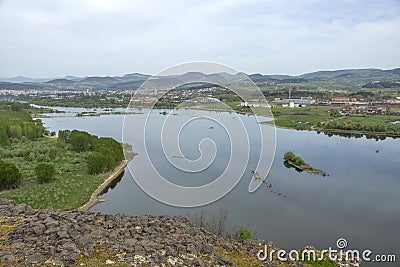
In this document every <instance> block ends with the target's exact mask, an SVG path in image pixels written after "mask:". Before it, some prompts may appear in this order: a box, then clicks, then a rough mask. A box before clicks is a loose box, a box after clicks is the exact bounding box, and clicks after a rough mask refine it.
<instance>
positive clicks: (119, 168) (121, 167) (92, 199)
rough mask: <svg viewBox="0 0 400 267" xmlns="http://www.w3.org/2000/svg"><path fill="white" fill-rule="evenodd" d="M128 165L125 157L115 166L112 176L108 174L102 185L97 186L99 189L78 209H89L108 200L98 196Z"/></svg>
mask: <svg viewBox="0 0 400 267" xmlns="http://www.w3.org/2000/svg"><path fill="white" fill-rule="evenodd" d="M127 165H128V161H127V160H125V159H124V160H123V161H122V162H121V163H120V164H119V165H118V166H116V167H115V168H114V170H113V171H112V172H111V174H110V176H108V178H107V179H106V180H105V181H104V182H103V183H102V184H101V185H99V187H97V189H96V190H95V191H94V192H93V193H92V195H91V196H90V199H89V201H88V202H86V203H85V204H84V205H83V206H81V207H80V208H78V210H82V211H87V210H89V209H90V208H91V207H93V206H94V205H96V204H97V203H100V202H104V201H107V200H106V199H101V198H98V196H99V195H100V194H101V192H103V190H104V189H106V188H107V187H108V186H109V185H110V184H111V182H112V181H114V180H115V179H116V178H117V177H118V176H119V175H120V174H121V173H122V172H123V171H124V170H125V168H126V166H127Z"/></svg>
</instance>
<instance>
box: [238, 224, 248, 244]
mask: <svg viewBox="0 0 400 267" xmlns="http://www.w3.org/2000/svg"><path fill="white" fill-rule="evenodd" d="M236 236H237V239H239V240H240V241H243V240H249V239H251V237H252V233H251V230H250V229H249V228H248V227H247V226H245V225H242V226H240V227H239V230H238V231H237V233H236Z"/></svg>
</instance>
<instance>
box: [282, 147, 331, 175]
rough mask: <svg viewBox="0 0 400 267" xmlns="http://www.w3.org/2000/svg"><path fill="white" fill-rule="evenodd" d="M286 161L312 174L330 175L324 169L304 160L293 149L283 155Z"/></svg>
mask: <svg viewBox="0 0 400 267" xmlns="http://www.w3.org/2000/svg"><path fill="white" fill-rule="evenodd" d="M283 159H284V160H285V163H286V164H287V165H289V166H291V167H294V168H296V169H297V170H301V171H306V172H309V173H312V174H320V175H322V176H329V174H327V173H326V172H324V171H323V170H319V169H316V168H314V167H312V166H311V165H309V164H307V163H305V162H304V160H303V159H302V158H301V157H300V156H296V155H295V154H294V153H293V152H292V151H289V152H286V153H285V155H284V156H283Z"/></svg>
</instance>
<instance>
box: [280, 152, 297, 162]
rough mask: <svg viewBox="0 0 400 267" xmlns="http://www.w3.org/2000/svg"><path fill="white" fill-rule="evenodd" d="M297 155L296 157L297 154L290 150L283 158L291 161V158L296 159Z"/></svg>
mask: <svg viewBox="0 0 400 267" xmlns="http://www.w3.org/2000/svg"><path fill="white" fill-rule="evenodd" d="M295 157H296V155H295V154H294V153H293V152H292V151H289V152H286V153H285V155H284V156H283V159H284V160H286V161H289V160H290V161H294V158H295Z"/></svg>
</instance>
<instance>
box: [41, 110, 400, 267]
mask: <svg viewBox="0 0 400 267" xmlns="http://www.w3.org/2000/svg"><path fill="white" fill-rule="evenodd" d="M63 110H67V111H70V112H72V113H69V114H70V115H71V114H73V112H81V110H76V109H69V108H64V109H63ZM178 113H179V112H178ZM209 113H211V112H206V111H186V112H183V113H179V114H178V115H177V116H176V117H177V118H185V116H186V117H187V118H189V117H196V116H200V115H207V114H209ZM216 114H217V115H216ZM58 115H59V114H56V116H58ZM128 116H129V119H130V120H131V121H133V122H134V121H135V120H138V122H139V121H140V120H143V119H144V117H145V115H143V114H135V115H128ZM152 116H153V118H154V121H155V122H156V121H158V120H160V121H162V120H163V118H164V117H163V116H164V115H161V114H159V112H158V111H157V112H155V113H153V114H152ZM213 116H218V117H219V119H220V121H222V122H227V121H228V120H232V119H233V117H232V114H229V113H215V112H214V114H213ZM239 117H240V118H239V119H241V120H242V121H243V123H244V124H245V125H246V127H247V129H249V139H250V140H251V141H250V146H251V148H252V153H253V154H255V155H256V154H257V153H259V147H260V146H259V140H258V139H259V136H256V133H254V134H255V136H253V134H252V132H253V131H252V129H253V127H256V126H257V125H256V123H255V120H254V118H253V117H251V116H247V115H239ZM123 118H124V116H122V115H105V116H101V117H83V118H78V117H69V116H65V115H63V117H54V118H46V119H43V121H44V122H45V123H46V127H48V128H49V129H50V130H51V131H58V130H59V129H80V130H85V131H88V132H90V133H93V134H96V135H99V136H110V137H113V138H115V139H117V140H119V141H121V140H122V138H121V136H122V125H123ZM177 120H178V119H177ZM192 123H193V125H191V126H192V127H187V128H184V129H183V130H182V132H181V139H180V140H179V142H180V145H181V149H182V153H183V154H184V155H185V156H187V157H188V158H190V159H192V158H193V159H195V158H197V157H198V156H199V155H200V154H199V153H200V152H199V150H198V148H197V146H198V142H199V141H200V140H201V139H202V138H211V139H213V140H214V141H215V143H216V146H217V147H218V153H217V155H216V157H215V160H214V162H213V164H212V166H211V167H210V168H207V169H206V170H205V171H204V173H202V174H198V175H192V176H188V175H187V173H186V174H185V173H182V172H179V171H177V170H176V169H174V168H170V166H169V164H167V160H166V159H165V156H164V155H163V153H160V151H162V150H160V139H159V136H157V134H151V132H147V134H148V137H147V136H146V138H148V141H149V142H148V145H147V146H146V149H148V151H149V153H150V154H151V155H153V156H154V157H155V159H156V162H157V166H156V167H157V168H158V169H160V170H161V172H163V173H164V174H165V175H166V176H168V177H169V180H170V181H173V182H175V183H177V184H181V185H201V184H206V183H208V182H210V181H211V180H212V179H213V177H216V176H218V175H219V174H220V173H222V172H223V170H224V166H225V165H226V164H227V161H228V160H229V157H227V155H229V151H230V146H229V138H227V135H226V132H225V131H223V130H222V129H220V127H218V124H214V122H210V121H207V120H201V119H200V120H194V121H193V122H192ZM227 123H229V122H227ZM156 124H157V123H156ZM138 125H139V124H138ZM131 127H133V129H132V131H133V132H134V134H132V136H130V137H129V138H128V139H129V143H131V144H132V145H133V148H134V150H135V147H140V146H138V145H135V142H138V140H140V138H138V137H137V136H138V135H139V136H140V135H141V134H143V130H142V129H136V130H135V129H134V124H133V126H132V125H131ZM157 127H158V126H153V128H152V129H153V130H154V131H153V133H154V132H156V131H155V130H156V129H157ZM261 128H262V129H263V131H267V132H270V131H271V126H267V125H262V126H261ZM254 129H255V128H254ZM276 138H277V139H276V141H277V142H276V156H275V159H274V161H273V164H272V168H271V171H270V173H269V175H268V178H267V179H268V180H269V181H270V182H271V183H272V184H273V188H274V190H276V191H279V192H283V193H284V194H286V195H287V198H283V197H280V196H276V195H274V194H273V193H271V192H270V191H269V190H268V189H267V188H266V187H265V186H263V187H261V188H259V189H258V191H256V192H255V193H252V194H250V193H248V186H249V183H250V179H251V177H252V175H251V173H250V171H251V170H253V169H254V168H255V164H256V163H255V162H252V160H254V157H253V156H254V155H250V163H249V166H248V168H247V169H246V172H245V174H244V176H243V178H242V180H241V181H240V182H239V184H238V185H237V186H236V187H235V188H234V189H233V190H232V191H231V192H230V193H229V194H227V195H226V196H225V197H223V198H222V199H220V200H218V201H216V202H214V203H212V204H209V205H206V206H203V207H200V208H176V207H172V206H168V205H165V204H162V203H160V202H158V201H156V200H154V199H153V198H151V197H150V196H148V195H147V194H146V193H144V192H143V191H142V190H141V189H140V188H139V186H138V185H137V184H136V183H135V181H134V179H133V178H132V176H131V174H130V173H129V171H125V174H124V176H123V177H122V179H121V181H120V182H119V183H118V184H117V185H116V186H115V187H114V188H113V189H109V190H108V191H107V192H106V193H105V194H104V195H103V196H102V197H103V198H106V199H108V201H107V202H103V203H99V204H98V205H96V206H94V207H93V208H92V210H94V211H101V212H105V213H112V214H115V213H125V214H136V215H141V214H155V215H162V214H169V215H188V214H190V215H193V214H198V213H199V212H200V210H201V209H203V210H204V212H205V214H206V215H208V216H211V214H216V215H218V214H219V212H220V210H222V209H226V210H227V211H228V224H229V225H230V226H232V225H234V224H236V225H243V224H247V225H248V226H249V227H250V228H251V229H252V230H253V232H254V234H255V236H256V237H258V238H261V239H266V240H271V241H273V242H274V243H275V244H276V245H277V246H279V247H282V248H285V249H287V250H289V249H292V248H296V249H299V248H302V247H304V246H305V245H314V246H316V247H318V248H321V249H326V248H328V247H332V248H336V240H337V239H338V238H346V239H347V242H348V244H349V247H348V248H351V249H360V250H364V249H370V250H372V251H373V252H374V253H381V254H385V253H386V254H397V258H398V260H399V259H400V255H399V254H400V253H399V251H400V250H399V249H400V229H399V228H400V194H399V192H398V190H399V188H400V175H399V173H400V153H399V151H400V139H392V138H387V139H386V140H383V141H375V140H368V139H366V138H344V137H339V136H332V137H328V136H327V135H323V134H317V133H315V132H306V131H295V130H288V129H277V131H276ZM264 141H265V142H268V141H266V140H264ZM289 150H291V151H293V152H294V153H295V154H298V155H300V156H302V158H303V159H305V161H306V162H308V163H310V164H311V165H313V166H315V167H317V168H320V169H323V170H324V171H326V172H327V173H329V174H330V176H327V177H322V176H318V175H311V174H308V173H305V172H301V173H299V172H297V171H295V170H294V169H288V168H286V167H285V166H284V164H283V160H282V158H283V154H284V153H285V152H286V151H289ZM135 151H136V152H138V153H139V155H138V156H136V157H135V159H134V160H133V161H131V162H130V168H132V169H133V170H138V172H139V173H141V172H142V173H146V170H145V169H143V167H142V166H143V165H142V164H141V162H142V160H144V159H143V157H145V153H144V151H137V150H135ZM375 265H376V264H375ZM378 265H379V266H399V265H398V263H397V264H392V265H390V264H383V263H382V264H378ZM370 266H374V264H371V265H370Z"/></svg>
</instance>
